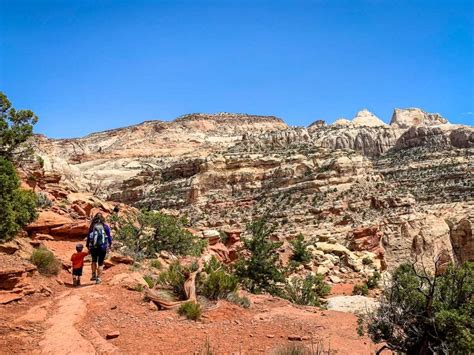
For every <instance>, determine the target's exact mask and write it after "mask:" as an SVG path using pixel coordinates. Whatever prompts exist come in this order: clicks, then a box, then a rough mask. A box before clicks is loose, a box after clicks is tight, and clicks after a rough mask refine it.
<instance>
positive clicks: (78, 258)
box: [71, 244, 89, 286]
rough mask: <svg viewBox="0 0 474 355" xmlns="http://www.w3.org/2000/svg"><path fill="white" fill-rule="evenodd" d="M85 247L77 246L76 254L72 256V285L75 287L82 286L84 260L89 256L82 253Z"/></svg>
mask: <svg viewBox="0 0 474 355" xmlns="http://www.w3.org/2000/svg"><path fill="white" fill-rule="evenodd" d="M83 249H84V246H83V245H82V244H77V245H76V252H75V253H74V254H72V256H71V262H72V284H73V285H74V286H80V285H81V276H82V268H83V267H84V258H85V257H86V256H87V255H88V254H89V253H87V252H85V251H82V250H83Z"/></svg>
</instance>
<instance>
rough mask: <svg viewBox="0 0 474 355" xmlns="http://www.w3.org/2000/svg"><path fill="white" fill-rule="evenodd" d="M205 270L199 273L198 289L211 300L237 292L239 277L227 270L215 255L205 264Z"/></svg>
mask: <svg viewBox="0 0 474 355" xmlns="http://www.w3.org/2000/svg"><path fill="white" fill-rule="evenodd" d="M203 270H204V272H202V273H200V274H199V279H198V291H199V293H200V294H202V295H203V296H205V297H206V298H208V299H210V300H217V299H221V298H226V297H227V295H228V294H230V293H232V292H235V291H236V290H237V286H238V283H239V281H238V279H237V277H235V276H234V275H232V274H231V273H229V272H227V270H226V268H225V266H224V265H222V264H221V263H220V262H219V261H218V260H217V259H216V258H215V257H214V256H213V257H212V258H211V259H210V260H209V261H208V262H207V263H206V264H205V265H204V268H203Z"/></svg>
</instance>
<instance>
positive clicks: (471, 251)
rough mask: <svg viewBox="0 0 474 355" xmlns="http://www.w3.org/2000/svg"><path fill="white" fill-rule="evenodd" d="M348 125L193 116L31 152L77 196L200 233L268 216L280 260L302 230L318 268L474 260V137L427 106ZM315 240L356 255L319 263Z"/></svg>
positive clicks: (362, 115) (339, 270) (335, 271)
mask: <svg viewBox="0 0 474 355" xmlns="http://www.w3.org/2000/svg"><path fill="white" fill-rule="evenodd" d="M347 122H348V123H347ZM347 122H345V124H340V122H339V123H335V124H333V125H325V124H324V122H322V121H321V120H319V121H317V122H315V123H314V124H312V125H310V127H308V128H302V127H288V126H287V125H286V124H285V123H284V122H283V121H282V120H280V119H277V118H275V117H272V116H252V115H241V114H238V115H237V114H229V113H222V114H216V115H206V114H191V115H186V116H183V117H181V118H178V119H176V120H175V121H172V122H161V121H151V122H145V123H143V124H140V125H136V126H132V127H127V128H123V129H118V130H112V131H107V132H101V133H95V134H91V135H89V136H87V137H84V138H79V139H72V140H50V139H47V138H45V137H37V138H36V139H35V144H36V148H37V152H38V154H39V155H40V156H41V157H42V158H43V159H44V162H45V164H44V167H45V169H46V171H47V172H48V171H50V172H51V173H53V172H54V173H57V174H59V175H60V176H61V179H62V180H61V181H62V183H65V184H69V185H70V186H71V188H75V189H77V191H84V190H86V191H88V192H89V193H92V194H94V195H96V196H98V197H101V198H104V199H108V200H114V201H121V202H125V203H129V204H132V205H135V206H137V207H147V208H153V209H165V210H166V211H174V213H182V214H186V215H188V216H189V217H190V219H191V221H192V223H193V225H195V226H198V227H200V228H203V229H205V228H217V229H226V228H227V229H229V228H230V229H234V230H236V229H240V230H243V229H244V226H245V223H246V222H248V221H249V220H251V219H253V218H255V217H260V216H267V218H268V219H269V220H270V221H271V222H273V223H276V224H277V225H278V229H277V231H276V232H275V238H277V239H280V240H283V241H285V247H284V248H283V249H282V257H283V258H284V257H285V254H286V253H287V250H288V241H289V240H291V239H292V238H294V236H296V235H297V234H298V233H300V232H301V233H303V234H304V235H305V236H306V237H307V238H308V239H309V240H312V241H314V243H315V244H314V245H315V248H316V249H315V250H316V252H315V261H314V262H313V263H312V264H311V265H308V266H307V267H308V268H309V269H310V270H312V271H313V272H318V268H319V270H320V271H321V270H324V271H325V272H326V273H327V274H328V275H335V276H337V275H341V274H344V273H345V272H347V270H353V271H355V272H359V271H360V270H362V269H363V268H361V267H360V265H359V263H360V259H361V258H362V257H363V255H362V254H364V253H372V254H370V256H371V257H372V258H373V259H375V260H378V261H377V262H378V263H379V264H380V266H381V267H383V268H385V267H388V268H391V267H394V266H395V265H397V264H398V263H400V262H401V261H405V260H409V259H413V258H415V257H416V258H418V259H423V261H425V262H426V263H428V264H430V263H431V264H432V263H433V260H434V258H443V260H445V261H449V260H453V259H454V260H460V261H462V260H472V259H473V257H474V247H473V240H472V224H473V215H472V210H473V199H472V196H473V195H474V194H473V192H474V186H473V181H472V176H473V174H472V173H473V165H474V164H473V147H474V129H473V128H472V127H469V126H460V125H451V124H449V123H448V122H447V120H446V119H444V118H442V117H441V116H440V115H439V114H429V113H425V112H423V111H422V110H419V109H406V110H400V109H396V110H395V112H394V115H393V117H392V122H391V124H390V125H386V124H385V123H383V122H382V121H381V120H380V119H378V118H377V117H376V116H375V115H373V114H371V113H370V112H369V111H367V110H362V111H360V112H359V113H358V114H357V115H356V117H355V118H354V119H353V120H352V121H347ZM317 243H329V244H331V245H335V246H336V248H338V246H342V247H344V248H347V249H348V251H349V252H351V253H352V254H344V255H343V257H342V258H340V257H339V256H338V257H339V260H329V259H331V257H329V256H327V255H332V252H331V253H325V252H323V256H322V257H317V256H316V254H319V252H320V251H321V250H320V249H318V244H317ZM320 245H321V244H320ZM461 250H462V252H461ZM354 253H359V254H360V255H357V254H354ZM324 255H326V256H324ZM354 255H355V256H357V258H355V257H354ZM364 255H365V254H364ZM356 259H357V260H359V261H354V260H356ZM328 260H329V261H330V264H329V266H330V267H327V268H326V269H327V271H326V269H322V268H320V267H321V266H324V265H325V263H326V264H328V263H327V261H328ZM351 264H352V265H351ZM356 264H357V265H356Z"/></svg>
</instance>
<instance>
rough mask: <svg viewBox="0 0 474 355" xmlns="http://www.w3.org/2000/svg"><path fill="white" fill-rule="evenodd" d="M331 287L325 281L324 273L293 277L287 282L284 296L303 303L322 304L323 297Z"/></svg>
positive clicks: (309, 304)
mask: <svg viewBox="0 0 474 355" xmlns="http://www.w3.org/2000/svg"><path fill="white" fill-rule="evenodd" d="M330 291H331V287H330V286H329V285H328V284H327V283H326V282H325V281H324V277H323V275H314V276H313V275H307V276H306V277H293V278H291V279H290V280H288V281H287V282H286V285H285V294H284V297H285V298H287V299H288V300H289V301H291V302H293V303H297V304H301V305H308V306H320V305H321V300H320V299H321V297H325V296H327V295H328V294H329V292H330Z"/></svg>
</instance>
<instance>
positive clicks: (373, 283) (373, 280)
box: [366, 271, 382, 290]
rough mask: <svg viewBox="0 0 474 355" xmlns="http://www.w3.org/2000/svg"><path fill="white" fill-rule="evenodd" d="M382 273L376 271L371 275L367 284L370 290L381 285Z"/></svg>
mask: <svg viewBox="0 0 474 355" xmlns="http://www.w3.org/2000/svg"><path fill="white" fill-rule="evenodd" d="M381 277H382V275H380V272H378V271H375V272H374V274H373V275H372V276H370V277H369V278H368V279H367V281H366V285H367V288H368V289H369V290H372V289H374V288H377V287H378V286H379V282H380V279H381Z"/></svg>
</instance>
